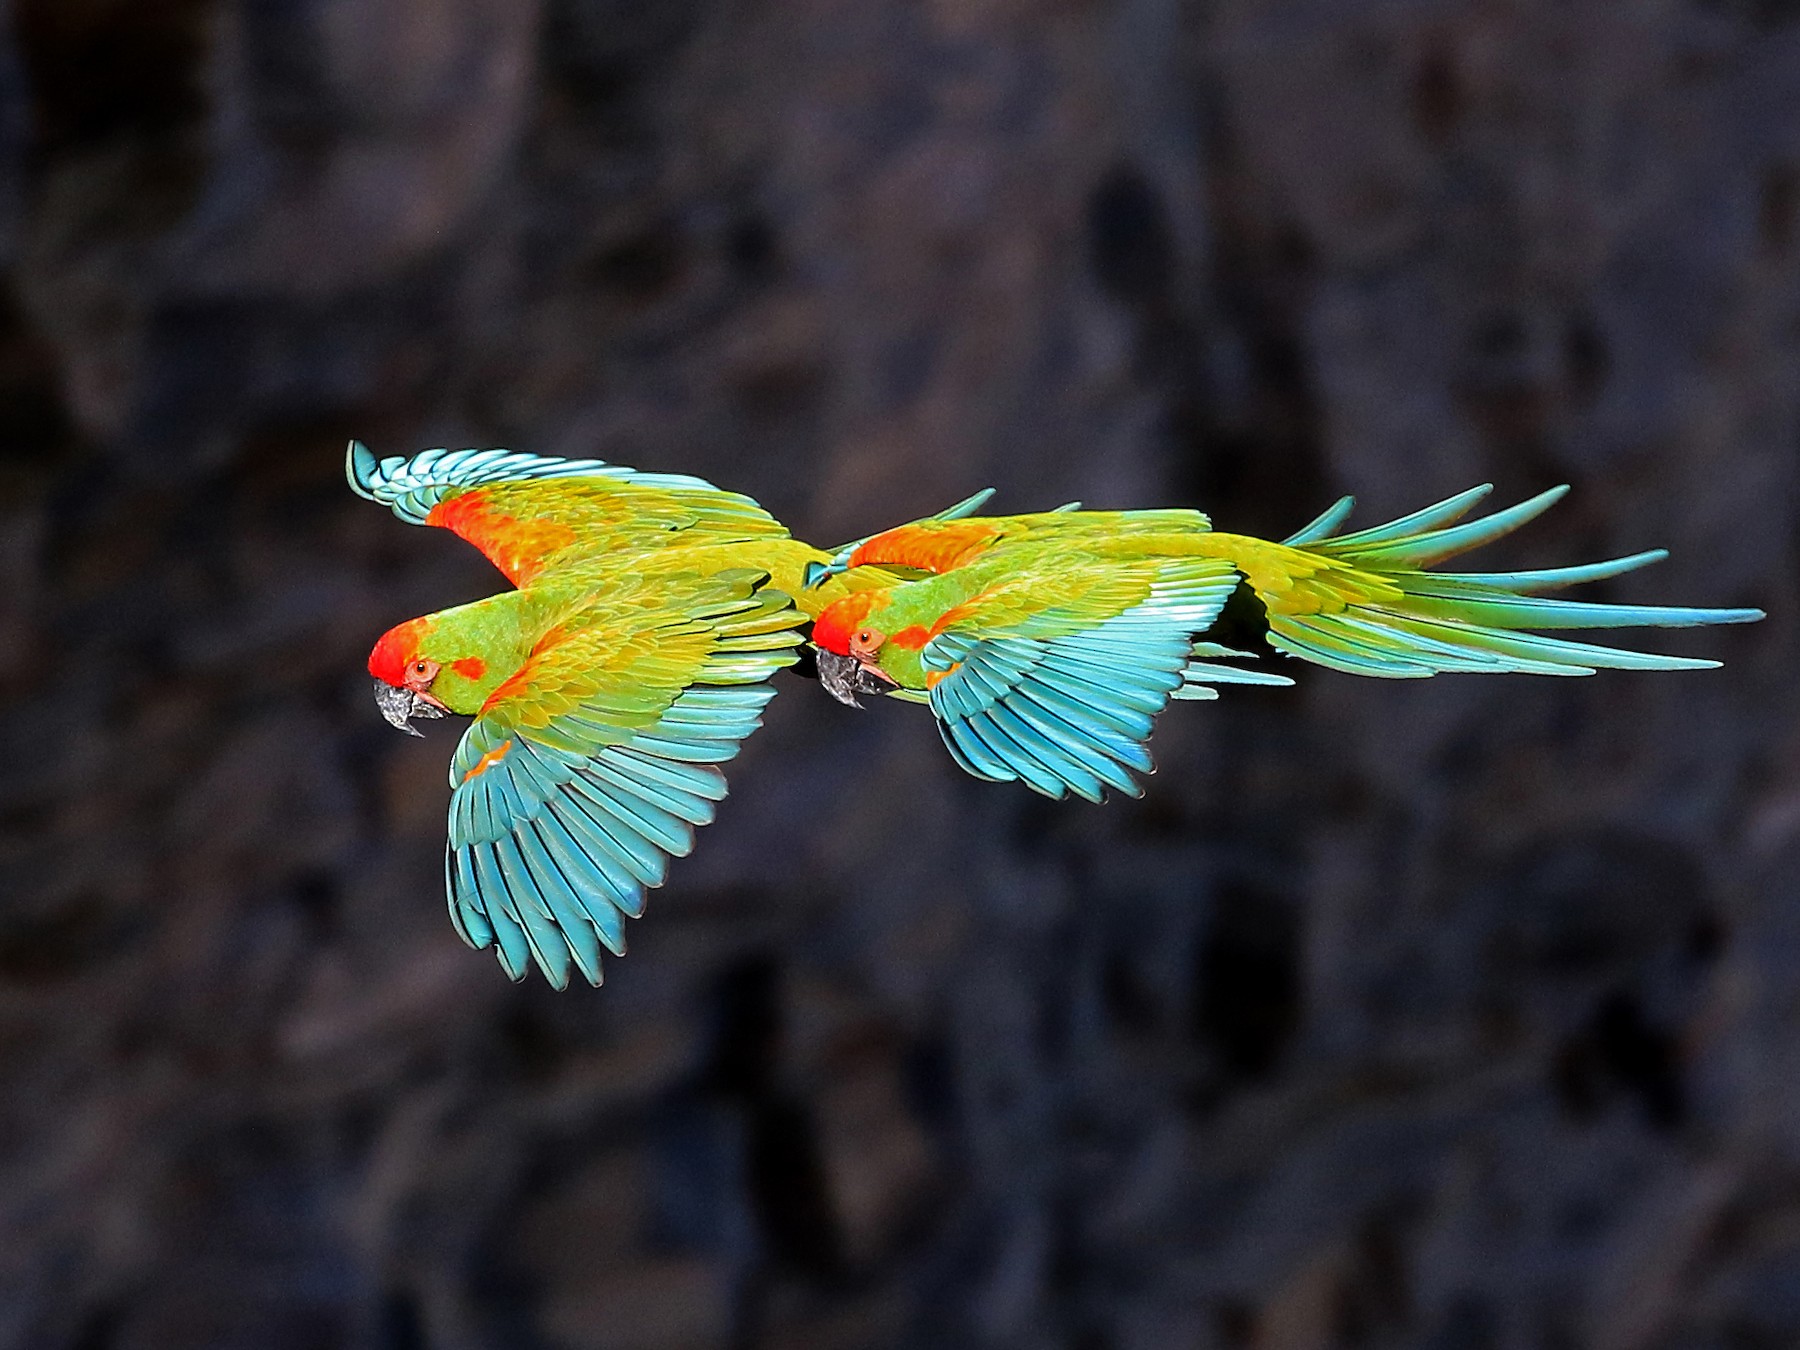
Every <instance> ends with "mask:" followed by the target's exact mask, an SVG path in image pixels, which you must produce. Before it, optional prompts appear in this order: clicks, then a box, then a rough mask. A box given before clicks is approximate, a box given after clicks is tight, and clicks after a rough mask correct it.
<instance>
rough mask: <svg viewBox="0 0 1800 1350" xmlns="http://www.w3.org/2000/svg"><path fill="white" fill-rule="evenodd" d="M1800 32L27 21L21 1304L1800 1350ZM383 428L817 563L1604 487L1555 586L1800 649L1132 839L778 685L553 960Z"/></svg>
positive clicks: (390, 1317)
mask: <svg viewBox="0 0 1800 1350" xmlns="http://www.w3.org/2000/svg"><path fill="white" fill-rule="evenodd" d="M1796 20H1800V10H1797V9H1796V7H1795V6H1793V5H1791V4H1784V3H1776V2H1775V0H1763V2H1761V3H1751V0H1685V2H1684V3H1679V4H1675V3H1671V4H1661V5H1648V4H1638V5H1630V4H1621V3H1618V0H1576V2H1575V3H1571V2H1570V0H1525V2H1524V3H1517V4H1512V5H1493V4H1485V5H1484V4H1455V3H1447V2H1445V3H1414V4H1379V5H1360V6H1359V5H1343V4H1332V3H1325V2H1324V0H1282V2H1278V0H1224V3H1212V4H1202V3H1197V2H1196V3H1187V4H1183V3H1152V0H1123V2H1122V3H1090V4H1074V5H1071V4H1054V3H1048V2H1047V0H993V2H992V3H969V2H968V0H963V2H962V3H950V2H949V0H944V2H943V3H928V4H910V3H900V2H899V0H857V2H855V3H851V2H850V0H843V2H834V0H811V2H810V3H806V2H799V0H797V2H796V3H789V4H774V3H756V2H755V0H752V3H747V4H722V3H714V4H708V3H702V0H673V2H672V3H645V2H644V0H629V2H628V0H593V2H592V3H579V2H578V0H535V2H533V3H526V2H525V0H399V2H397V3H395V2H387V3H381V2H378V0H269V2H267V3H258V4H247V3H240V4H233V3H228V2H227V0H159V2H158V3H140V2H139V0H13V3H12V5H11V7H10V9H9V10H6V11H5V24H4V38H3V41H0V165H3V170H4V172H3V174H0V185H3V189H4V190H3V191H0V261H3V262H4V271H3V272H0V727H3V728H4V739H5V744H6V745H7V747H8V753H7V754H6V755H5V756H4V758H3V760H0V877H3V878H4V881H3V882H0V888H3V893H4V897H5V898H4V901H3V902H0V1075H3V1079H4V1083H5V1089H4V1092H3V1093H0V1141H3V1147H0V1344H4V1345H8V1346H11V1345H17V1346H22V1347H32V1348H33V1350H160V1348H161V1347H181V1348H210V1347H246V1350H248V1348H249V1347H256V1348H257V1350H263V1348H265V1347H275V1348H277V1350H282V1348H285V1347H327V1346H332V1347H335V1346H351V1347H368V1348H370V1350H376V1348H378V1347H379V1348H383V1350H411V1348H412V1347H419V1346H434V1347H435V1346H444V1347H475V1346H489V1345H507V1346H534V1347H535V1346H557V1347H590V1346H591V1347H620V1348H621V1350H625V1348H629V1350H648V1348H649V1347H676V1346H706V1345H721V1346H722V1345H740V1346H758V1347H763V1346H767V1347H790V1346H791V1347H801V1346H806V1347H833V1346H842V1347H867V1346H878V1345H918V1346H947V1345H975V1344H991V1345H997V1346H1009V1347H1010V1346H1019V1347H1025V1346H1039V1345H1043V1346H1071V1347H1074V1346H1079V1347H1121V1348H1124V1347H1132V1348H1136V1347H1143V1348H1144V1350H1152V1348H1154V1350H1162V1348H1163V1347H1195V1348H1196V1350H1210V1348H1212V1347H1218V1348H1220V1350H1224V1348H1226V1347H1257V1348H1258V1350H1302V1348H1303V1347H1315V1346H1340V1345H1341V1346H1347V1347H1400V1346H1408V1347H1410V1346H1417V1347H1422V1348H1423V1347H1429V1348H1430V1350H1515V1348H1516V1350H1524V1348H1525V1347H1537V1346H1550V1347H1595V1348H1596V1350H1658V1348H1660V1350H1690V1348H1691V1350H1702V1348H1706V1350H1714V1348H1719V1350H1723V1348H1724V1347H1735V1348H1738V1350H1760V1348H1761V1347H1784V1346H1790V1345H1794V1344H1797V1343H1800V1298H1797V1297H1796V1293H1795V1290H1796V1279H1797V1276H1796V1272H1797V1271H1800V1092H1797V1091H1796V1089H1795V1086H1794V1085H1795V1083H1796V1082H1797V1081H1800V1051H1797V1050H1796V1046H1797V1045H1800V892H1797V889H1796V884H1795V882H1794V879H1793V878H1794V875H1795V871H1796V867H1795V864H1796V863H1800V759H1797V756H1800V726H1797V725H1796V713H1797V711H1800V710H1797V707H1796V698H1795V689H1794V683H1793V675H1792V671H1793V669H1794V667H1795V661H1796V658H1797V657H1800V651H1797V650H1796V643H1795V628H1794V622H1793V617H1792V616H1793V614H1794V613H1795V609H1796V601H1797V596H1796V590H1797V580H1800V569H1797V568H1796V557H1795V550H1794V529H1795V527H1794V522H1795V519H1796V454H1795V447H1796V439H1797V435H1800V420H1797V416H1796V414H1797V412H1800V396H1797V395H1796V389H1797V388H1800V385H1797V384H1796V380H1795V371H1796V369H1797V368H1800V339H1797V338H1796V334H1797V333H1800V303H1797V302H1800V268H1797V264H1800V25H1797V24H1796ZM351 434H357V435H361V436H363V437H365V438H367V439H368V440H370V441H371V442H372V443H373V444H374V445H375V446H376V447H377V448H378V449H379V450H380V451H381V452H383V453H397V452H403V451H410V450H413V449H417V448H422V447H424V446H426V445H435V444H453V445H460V444H493V443H506V444H512V445H516V446H519V447H521V448H530V449H533V450H539V451H544V452H550V453H573V454H597V455H601V456H604V457H607V458H610V459H615V460H619V461H623V462H626V463H635V464H640V465H643V466H646V467H652V468H670V469H681V470H686V471H690V472H697V473H704V474H708V475H711V476H713V477H714V478H716V479H717V480H719V481H720V482H722V483H725V484H727V485H729V486H731V487H733V488H738V489H742V490H744V491H747V492H750V493H753V494H755V495H756V496H757V497H759V498H760V499H762V500H763V501H764V502H766V503H767V504H768V505H769V506H770V507H771V508H772V509H773V510H775V511H776V512H777V513H778V514H779V515H780V516H782V517H783V518H784V519H786V520H789V521H790V522H791V523H792V524H793V525H794V526H795V528H796V529H797V530H799V531H800V532H801V533H803V534H806V535H808V536H809V537H813V538H816V539H818V540H819V541H820V542H829V541H832V540H835V539H838V538H842V537H849V536H853V535H856V534H860V533H863V532H866V531H868V530H870V529H873V528H875V527H878V526H880V525H884V524H887V523H891V522H894V521H896V520H900V519H904V518H908V517H911V516H913V515H916V514H919V513H920V512H922V511H925V510H930V509H933V508H936V507H938V506H941V505H943V504H944V503H946V502H948V501H951V500H954V499H955V498H957V497H959V496H961V495H963V494H965V493H966V492H968V491H970V490H972V489H973V488H974V487H976V486H979V485H981V484H983V483H990V482H991V483H994V484H996V485H997V486H999V487H1000V488H1001V490H1002V496H1001V499H1000V502H1001V505H1002V506H1011V507H1018V508H1030V507H1044V506H1049V505H1053V504H1055V503H1056V502H1059V501H1062V500H1065V499H1068V498H1074V497H1079V498H1082V499H1084V500H1086V501H1087V502H1089V503H1090V504H1093V505H1107V506H1111V505H1132V504H1148V503H1152V502H1158V503H1191V504H1196V505H1201V506H1204V507H1205V508H1206V509H1207V510H1209V511H1211V512H1212V514H1213V516H1214V518H1215V519H1216V520H1217V521H1219V522H1220V523H1221V524H1224V525H1228V526H1233V527H1237V528H1240V529H1247V530H1264V531H1276V532H1286V531H1287V530H1290V529H1292V528H1293V527H1295V526H1296V525H1298V524H1299V523H1300V522H1302V521H1303V520H1305V519H1307V518H1309V517H1310V516H1312V515H1313V514H1314V513H1315V512H1316V511H1317V510H1318V509H1319V508H1320V507H1321V506H1322V505H1324V503H1325V502H1326V501H1327V500H1328V499H1329V498H1330V497H1331V496H1332V495H1333V494H1336V493H1338V492H1344V491H1353V492H1355V493H1357V494H1358V495H1359V496H1360V497H1361V498H1362V499H1363V502H1364V508H1365V511H1366V512H1368V513H1370V516H1369V517H1368V518H1372V517H1373V515H1374V514H1375V513H1388V514H1395V513H1398V512H1400V511H1402V510H1407V509H1411V508H1413V507H1416V506H1419V505H1422V504H1423V503H1424V502H1426V501H1428V500H1431V499H1434V498H1435V497H1437V496H1441V495H1446V494H1448V493H1449V492H1451V491H1454V490H1457V489H1460V488H1462V487H1465V486H1467V485H1468V484H1470V483H1471V482H1478V481H1486V480H1493V481H1495V482H1497V483H1498V484H1499V485H1500V489H1501V494H1502V496H1517V495H1522V494H1524V493H1526V492H1528V491H1532V490H1536V489H1538V488H1541V487H1544V486H1546V485H1548V484H1549V483H1552V482H1557V481H1565V480H1568V481H1573V482H1574V483H1575V484H1576V487H1577V491H1576V492H1575V493H1574V494H1573V496H1572V497H1571V499H1570V501H1569V503H1568V504H1567V505H1565V506H1564V507H1562V508H1560V509H1559V510H1558V512H1556V513H1554V514H1552V515H1551V516H1550V517H1549V518H1547V519H1546V520H1545V521H1543V522H1542V523H1540V524H1539V525H1537V526H1534V527H1533V529H1532V530H1531V531H1530V532H1529V533H1528V534H1527V535H1526V537H1524V538H1523V539H1520V540H1519V541H1517V542H1516V543H1509V544H1507V545H1506V546H1505V547H1504V548H1503V549H1501V550H1498V551H1497V553H1496V555H1495V556H1496V559H1497V565H1505V564H1513V565H1541V564H1543V563H1546V562H1549V561H1552V560H1561V561H1569V560H1573V559H1577V558H1581V559H1586V558H1592V557H1602V556H1611V555H1613V554H1618V553H1624V552H1627V551H1631V550H1634V549H1638V548H1642V547H1648V546H1651V545H1655V544H1666V545H1669V546H1671V547H1672V548H1673V549H1674V550H1675V557H1674V561H1672V562H1671V563H1669V564H1668V565H1666V566H1665V567H1663V568H1662V569H1660V571H1659V572H1657V573H1653V574H1651V575H1649V576H1646V577H1642V578H1639V577H1635V576H1634V577H1632V578H1629V579H1628V580H1627V581H1625V582H1620V583H1618V584H1617V586H1616V587H1615V588H1613V589H1611V590H1609V591H1608V592H1607V598H1620V599H1628V598H1648V597H1650V596H1658V597H1662V598H1666V599H1669V600H1672V601H1686V602H1710V603H1720V604H1760V605H1763V606H1765V607H1767V608H1768V609H1769V610H1770V611H1771V613H1772V614H1773V615H1774V616H1775V617H1774V618H1772V619H1771V620H1770V621H1769V622H1767V623H1765V624H1763V625H1761V626H1759V627H1757V628H1754V629H1748V630H1732V631H1726V632H1718V633H1707V634H1694V635H1686V636H1677V637H1676V638H1673V639H1670V641H1669V645H1670V646H1671V647H1674V648H1677V649H1679V650H1682V651H1691V652H1694V653H1697V654H1705V655H1711V656H1719V657H1723V658H1725V659H1726V660H1727V661H1728V662H1729V664H1728V666H1727V668H1726V669H1725V670H1724V671H1722V672H1718V673H1714V674H1708V675H1697V676H1686V677H1683V676H1668V677H1661V678H1658V677H1633V676H1630V675H1612V676H1602V677H1599V678H1596V679H1593V680H1585V681H1568V682H1561V681H1537V682H1532V681H1528V680H1523V679H1519V680H1513V681H1510V682H1507V681H1500V682H1493V683H1487V682H1482V681H1479V680H1463V681H1457V680H1455V679H1449V678H1446V679H1442V680H1437V681H1432V682H1430V683H1429V684H1424V685H1412V684H1386V683H1379V682H1368V681H1356V680H1352V679H1350V678H1348V677H1344V676H1338V675H1333V674H1330V673H1327V672H1319V671H1307V672H1302V677H1303V678H1302V681H1301V686H1300V687H1299V688H1298V689H1295V690H1291V691H1279V690H1274V691H1262V690H1248V691H1244V692H1239V693H1233V694H1229V695H1228V696H1227V697H1226V698H1225V699H1223V700H1221V701H1220V702H1219V703H1217V704H1214V705H1208V706H1200V707H1186V708H1181V709H1177V710H1176V711H1175V712H1174V713H1173V714H1171V715H1170V716H1169V717H1168V718H1167V719H1166V722H1165V725H1164V727H1163V728H1162V730H1161V731H1160V732H1159V735H1158V739H1157V749H1158V752H1159V761H1160V764H1161V772H1160V773H1159V775H1158V776H1157V777H1156V779H1155V780H1154V781H1153V782H1152V784H1151V790H1150V793H1149V795H1148V797H1147V798H1146V799H1145V800H1143V801H1141V802H1114V803H1111V804H1109V805H1107V806H1106V807H1104V808H1102V809H1092V808H1086V807H1083V806H1080V805H1067V806H1053V805H1049V804H1046V803H1042V802H1039V801H1037V800H1035V799H1032V798H1031V797H1030V796H1029V795H1028V794H1027V793H1025V792H1024V791H1023V790H1022V789H1019V790H1014V789H1012V788H1008V787H995V786H986V785H982V784H978V783H975V782H973V781H971V780H968V779H965V778H962V777H960V776H959V775H958V774H956V772H955V771H954V770H953V769H952V767H951V765H950V763H949V761H948V758H947V757H946V756H945V755H944V754H943V752H942V750H941V748H940V747H939V746H938V744H937V742H936V738H935V735H934V734H933V732H932V731H931V729H930V728H929V726H928V725H927V724H926V719H925V717H924V715H923V714H921V713H919V712H918V711H917V710H915V709H908V708H904V707H899V706H893V707H881V708H877V709H874V710H872V711H870V712H866V713H863V714H860V715H858V714H855V713H852V712H850V711H849V710H846V709H842V708H839V707H837V706H836V705H834V704H832V703H830V702H829V701H828V700H827V699H825V698H824V697H823V695H822V694H821V693H820V691H818V690H817V689H816V688H815V687H812V686H809V685H806V684H805V683H804V682H802V681H799V680H793V681H789V685H790V687H789V689H788V691H787V692H786V693H785V694H784V696H783V697H782V698H780V699H778V700H777V701H776V703H775V704H774V705H773V706H772V708H771V711H770V717H769V725H768V729H767V730H766V731H764V732H763V733H761V734H760V735H759V736H758V737H757V738H755V739H754V740H753V741H752V742H751V743H750V745H749V746H748V749H747V752H746V754H745V755H744V757H743V759H742V760H741V761H740V763H739V764H738V765H736V766H735V768H734V771H733V774H732V781H733V785H734V788H735V793H734V796H733V797H732V799H731V800H730V802H728V803H727V804H726V807H725V809H724V811H723V819H722V820H721V821H720V822H719V823H718V824H717V825H716V826H714V827H712V828H710V829H708V830H707V831H706V832H705V835H704V837H703V839H702V841H701V847H700V848H699V850H698V851H697V853H696V855H695V856H694V857H693V858H691V859H689V860H687V861H685V862H683V863H681V864H679V865H678V866H677V867H676V868H675V870H674V874H673V878H672V880H671V882H670V884H669V886H668V887H667V889H666V890H664V891H663V892H661V893H659V894H658V895H657V896H656V897H655V898H654V902H653V904H652V906H651V913H650V916H649V917H648V918H647V919H646V920H645V921H644V922H643V923H641V924H639V925H637V926H636V927H635V928H634V930H633V937H634V950H633V955H632V957H631V958H630V959H629V960H628V961H624V962H613V963H612V964H611V965H610V966H609V967H608V980H607V985H606V987H605V988H604V989H603V990H601V991H598V992H588V991H580V992H572V993H569V994H565V995H563V996H560V997H559V996H556V995H553V994H552V993H551V992H550V991H548V990H547V989H545V988H544V987H542V986H541V985H539V984H536V983H530V984H527V985H524V986H521V987H518V988H514V987H512V986H510V985H508V984H506V983H505V981H504V980H503V978H502V977H501V975H500V973H499V971H498V970H497V968H496V966H495V964H494V963H493V961H492V960H491V958H489V957H487V956H485V955H477V954H473V953H469V952H467V951H465V950H464V949H463V948H461V947H460V946H459V945H458V944H457V942H456V940H455V938H454V937H453V935H452V933H451V931H450V928H449V925H448V924H447V922H446V921H445V918H444V915H443V910H442V900H441V895H440V886H441V881H440V871H439V868H440V860H439V852H440V849H441V842H442V831H443V803H444V796H445V789H444V786H443V779H442V773H443V764H444V761H445V759H446V758H447V757H448V754H449V750H450V745H451V741H450V739H449V737H450V736H451V735H453V734H454V733H453V730H452V729H450V728H445V727H442V726H439V727H436V728H433V731H434V732H435V734H434V735H433V736H432V737H431V738H430V739H429V740H428V741H425V742H414V741H408V740H406V739H405V738H402V737H399V736H396V735H394V734H393V733H392V732H391V731H390V729H389V728H387V727H386V726H385V725H384V724H383V723H382V722H381V721H380V720H379V719H378V718H377V717H376V715H375V712H374V709H373V708H371V707H369V706H368V701H367V682H366V679H365V677H364V676H363V674H362V673H361V672H362V661H363V659H364V655H365V653H366V651H367V649H368V646H369V644H370V642H371V641H372V639H373V637H374V636H375V634H376V633H378V632H379V631H380V630H382V629H383V628H385V627H387V626H388V625H389V624H391V623H393V622H395V621H397V620H399V619H401V618H404V617H408V616H410V615H413V614H416V613H420V612H424V611H426V610H430V609H434V608H438V607H441V606H443V605H445V604H449V603H453V602H456V601H460V600H464V599H468V598H472V597H473V596H475V595H478V594H481V593H484V592H486V591H489V590H492V589H493V588H494V587H495V586H496V584H497V578H496V577H495V576H494V574H493V573H492V572H491V570H490V569H489V568H488V567H487V566H486V564H485V563H483V562H482V561H481V560H480V559H479V558H478V557H475V556H474V555H473V554H471V553H470V552H468V551H467V550H466V549H464V548H463V546H462V545H461V544H460V543H459V542H458V541H456V540H454V539H452V538H449V537H448V536H439V535H437V534H436V532H430V531H414V530H407V529H405V528H404V527H402V526H401V525H399V524H398V523H397V522H395V521H393V520H391V519H389V518H387V517H386V516H385V515H383V514H382V513H380V512H378V511H376V510H374V509H373V508H370V507H368V506H367V505H366V504H363V503H360V502H358V501H356V500H354V499H353V498H352V497H351V496H350V495H349V494H348V492H347V491H346V490H345V489H344V487H343V485H342V480H341V477H340V458H339V457H340V455H341V453H342V449H341V448H342V445H343V442H344V440H345V438H346V437H347V436H348V435H351ZM1245 640H1253V637H1252V636H1250V635H1249V634H1246V635H1245Z"/></svg>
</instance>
